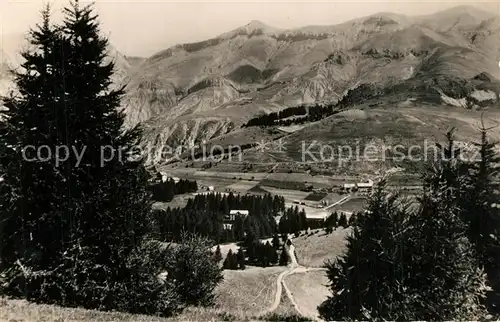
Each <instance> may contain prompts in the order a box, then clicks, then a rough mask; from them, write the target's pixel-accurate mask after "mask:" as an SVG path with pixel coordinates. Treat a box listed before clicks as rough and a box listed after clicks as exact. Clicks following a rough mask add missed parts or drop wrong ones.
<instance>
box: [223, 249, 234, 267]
mask: <svg viewBox="0 0 500 322" xmlns="http://www.w3.org/2000/svg"><path fill="white" fill-rule="evenodd" d="M222 267H223V268H224V269H233V268H234V256H233V250H232V249H230V250H229V252H227V255H226V259H225V260H224V263H223V265H222Z"/></svg>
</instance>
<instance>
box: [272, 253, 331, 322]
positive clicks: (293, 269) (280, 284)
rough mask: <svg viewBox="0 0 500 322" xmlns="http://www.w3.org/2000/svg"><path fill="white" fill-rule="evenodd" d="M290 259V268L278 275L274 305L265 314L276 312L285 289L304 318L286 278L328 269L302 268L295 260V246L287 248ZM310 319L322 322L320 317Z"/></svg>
mask: <svg viewBox="0 0 500 322" xmlns="http://www.w3.org/2000/svg"><path fill="white" fill-rule="evenodd" d="M285 250H286V252H287V254H288V256H289V258H290V259H291V264H290V265H289V266H288V267H289V269H288V270H286V271H284V272H282V273H281V274H280V275H278V278H277V279H276V295H275V297H274V302H273V304H272V305H271V306H270V307H269V308H268V309H267V310H266V312H265V313H270V312H273V311H274V310H276V309H277V308H278V306H279V304H280V301H281V294H282V293H283V289H285V293H286V295H287V297H288V298H289V299H290V301H291V302H292V304H293V306H294V307H295V310H296V311H297V313H299V314H300V315H302V316H306V314H304V313H303V312H301V310H300V306H299V305H298V304H297V302H296V301H295V299H294V298H293V295H292V292H291V291H290V289H289V288H288V287H287V286H286V284H285V281H284V280H283V279H284V278H285V277H286V276H290V275H293V274H301V273H307V272H315V271H326V268H322V267H304V266H301V265H299V264H298V263H297V259H296V258H295V252H294V250H295V247H294V246H293V245H290V247H289V248H285ZM308 317H309V318H312V319H314V320H316V321H322V320H321V319H320V318H319V317H318V316H308Z"/></svg>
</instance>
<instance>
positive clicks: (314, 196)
mask: <svg viewBox="0 0 500 322" xmlns="http://www.w3.org/2000/svg"><path fill="white" fill-rule="evenodd" d="M327 195H328V194H327V193H325V192H313V193H311V194H310V195H308V196H307V197H305V198H304V200H309V201H321V200H323V199H324V198H325V197H326V196H327Z"/></svg>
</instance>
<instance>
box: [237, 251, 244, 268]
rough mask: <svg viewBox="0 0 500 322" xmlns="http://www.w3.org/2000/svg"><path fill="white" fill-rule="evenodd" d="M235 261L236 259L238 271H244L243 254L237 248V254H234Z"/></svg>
mask: <svg viewBox="0 0 500 322" xmlns="http://www.w3.org/2000/svg"><path fill="white" fill-rule="evenodd" d="M236 256H237V259H238V268H239V269H245V268H246V266H245V253H244V252H243V249H242V248H241V247H240V248H238V253H237V254H236Z"/></svg>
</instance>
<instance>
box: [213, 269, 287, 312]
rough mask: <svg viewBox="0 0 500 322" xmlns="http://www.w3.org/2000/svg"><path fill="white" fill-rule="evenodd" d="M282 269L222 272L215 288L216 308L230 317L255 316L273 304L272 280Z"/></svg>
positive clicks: (273, 286) (274, 286) (274, 284)
mask: <svg viewBox="0 0 500 322" xmlns="http://www.w3.org/2000/svg"><path fill="white" fill-rule="evenodd" d="M284 270H286V268H285V267H268V268H260V267H251V268H247V269H245V270H244V271H232V270H225V271H224V281H223V282H222V283H221V285H219V286H218V288H217V295H218V298H217V304H216V308H218V309H221V310H223V311H224V312H227V313H230V314H234V315H237V316H238V315H239V316H241V315H243V314H244V315H246V316H257V315H259V314H260V313H262V312H263V311H265V310H266V309H267V308H268V307H270V306H271V305H272V303H273V301H274V297H275V294H276V282H275V281H276V279H277V277H278V275H279V274H280V273H281V272H283V271H284Z"/></svg>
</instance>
